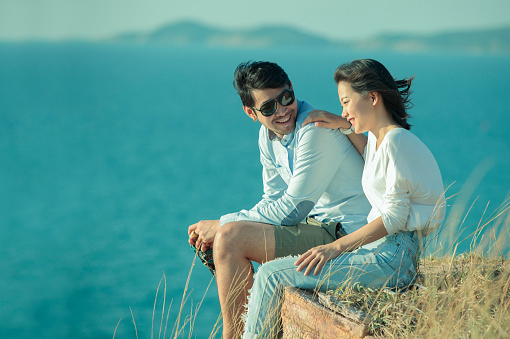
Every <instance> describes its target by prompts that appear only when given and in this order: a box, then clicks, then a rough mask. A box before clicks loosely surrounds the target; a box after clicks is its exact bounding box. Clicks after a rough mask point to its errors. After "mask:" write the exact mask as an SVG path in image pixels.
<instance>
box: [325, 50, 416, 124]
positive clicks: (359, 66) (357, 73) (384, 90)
mask: <svg viewBox="0 0 510 339" xmlns="http://www.w3.org/2000/svg"><path fill="white" fill-rule="evenodd" d="M413 79H414V77H410V78H406V79H402V80H395V79H394V78H393V77H392V76H391V74H390V72H388V70H387V69H386V67H384V66H383V64H381V63H380V62H379V61H376V60H372V59H359V60H354V61H352V62H350V63H347V64H343V65H341V66H339V67H338V68H337V69H336V71H335V81H336V83H337V84H338V83H339V82H340V81H345V82H347V83H349V84H350V85H351V87H352V89H353V90H354V91H355V92H357V93H359V94H361V95H363V96H365V95H367V94H368V93H370V92H378V93H379V94H381V96H382V98H383V102H384V106H385V107H386V109H387V110H388V112H390V113H391V115H392V118H393V120H394V121H395V122H396V123H397V124H399V125H400V126H402V127H403V128H405V129H410V128H411V125H410V124H409V123H408V122H407V119H408V118H410V117H411V116H410V115H409V114H408V113H407V110H408V109H409V108H411V107H412V106H413V104H412V103H411V100H410V98H409V95H410V94H411V91H409V88H410V87H411V82H412V81H413Z"/></svg>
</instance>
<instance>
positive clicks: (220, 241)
mask: <svg viewBox="0 0 510 339" xmlns="http://www.w3.org/2000/svg"><path fill="white" fill-rule="evenodd" d="M242 228H243V222H240V221H234V222H229V223H226V224H225V225H223V226H221V227H220V229H219V230H218V232H217V233H216V237H215V238H214V248H215V251H217V252H224V251H225V252H227V253H228V251H230V250H233V249H234V248H236V247H237V246H236V244H239V243H241V242H242V241H243V236H244V232H243V231H242Z"/></svg>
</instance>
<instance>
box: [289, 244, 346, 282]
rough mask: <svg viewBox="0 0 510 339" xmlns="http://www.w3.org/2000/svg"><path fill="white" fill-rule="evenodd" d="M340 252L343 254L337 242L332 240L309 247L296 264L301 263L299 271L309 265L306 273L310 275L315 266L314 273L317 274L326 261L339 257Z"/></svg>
mask: <svg viewBox="0 0 510 339" xmlns="http://www.w3.org/2000/svg"><path fill="white" fill-rule="evenodd" d="M340 254H342V250H340V249H339V248H338V246H335V242H332V243H330V244H327V245H321V246H317V247H314V248H311V249H309V250H308V251H306V252H305V253H303V254H302V255H301V256H300V257H299V259H298V260H296V262H295V263H294V265H296V266H297V265H299V266H298V268H297V271H298V272H299V271H301V270H303V269H304V268H305V267H307V266H308V267H307V268H306V271H305V275H308V274H309V273H310V272H311V271H312V269H313V268H314V267H315V270H314V272H313V275H317V274H318V273H319V272H320V270H321V269H322V267H323V266H324V264H325V263H327V262H328V261H329V260H331V259H334V258H336V257H338V256H339V255H340Z"/></svg>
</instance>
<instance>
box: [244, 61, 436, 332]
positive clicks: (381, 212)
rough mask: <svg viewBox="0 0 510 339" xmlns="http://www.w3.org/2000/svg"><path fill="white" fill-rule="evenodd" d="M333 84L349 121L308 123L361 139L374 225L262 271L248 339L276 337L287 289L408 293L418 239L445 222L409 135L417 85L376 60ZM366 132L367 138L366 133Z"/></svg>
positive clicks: (425, 163) (420, 152) (341, 72)
mask: <svg viewBox="0 0 510 339" xmlns="http://www.w3.org/2000/svg"><path fill="white" fill-rule="evenodd" d="M334 77H335V81H336V83H337V85H338V96H339V100H340V103H341V105H342V107H343V112H342V117H340V116H337V115H334V114H331V113H328V112H324V111H320V112H318V111H316V112H314V113H312V114H311V115H310V116H309V117H308V118H307V119H306V120H305V122H304V124H308V123H312V122H315V124H316V126H319V127H328V128H333V129H334V128H340V130H341V132H342V133H344V134H349V133H352V132H354V133H356V134H358V136H357V137H356V138H351V141H352V142H353V143H354V146H355V147H356V149H357V150H358V152H360V154H362V155H363V158H364V159H365V166H364V170H363V179H362V185H363V191H364V192H365V195H366V196H367V198H368V200H369V201H370V203H371V205H372V210H371V212H370V214H369V216H368V220H367V221H368V223H367V224H366V225H365V226H363V227H362V228H360V229H358V230H357V231H355V232H353V233H351V234H348V235H346V236H344V237H342V238H339V239H337V240H336V241H335V242H333V243H330V244H328V245H323V246H318V247H315V248H312V249H310V250H308V251H307V252H306V253H304V254H303V255H301V256H300V257H299V258H298V259H297V260H296V259H295V258H284V259H279V260H275V261H272V262H269V263H267V264H264V265H263V266H261V267H260V269H259V272H258V273H257V275H256V278H255V282H254V285H253V289H252V291H251V296H250V301H249V303H248V314H247V317H246V325H245V333H244V337H245V338H252V337H264V338H266V337H272V336H275V334H276V333H277V332H278V328H277V324H278V319H279V317H280V313H279V311H280V309H281V296H282V293H283V289H284V287H286V286H293V287H298V288H303V289H318V290H321V291H326V290H328V289H335V288H336V287H337V286H339V285H341V284H343V285H345V284H359V285H361V286H365V287H371V288H380V287H387V288H394V289H400V288H404V287H406V286H408V285H409V284H411V283H413V282H414V279H415V276H416V261H417V254H418V249H419V239H421V237H423V236H426V235H427V234H429V233H430V232H431V231H432V230H434V229H435V228H437V227H438V226H439V225H440V224H441V223H442V221H443V219H444V209H445V200H444V191H443V183H442V179H441V174H440V171H439V168H438V166H437V163H436V161H435V159H434V156H433V155H432V153H431V152H430V151H429V150H428V148H427V147H426V146H425V145H424V144H423V143H422V142H421V141H420V140H419V139H418V138H417V137H416V136H415V135H414V134H412V133H411V132H409V129H410V125H409V123H408V122H407V118H408V117H409V115H408V113H407V109H408V108H409V107H410V106H411V102H410V100H409V94H410V92H409V88H410V86H411V82H412V80H413V78H409V79H404V80H398V81H396V80H394V78H393V77H392V76H391V74H390V73H389V72H388V70H387V69H386V68H385V67H384V66H383V65H382V64H381V63H379V62H377V61H375V60H370V59H365V60H355V61H353V62H351V63H348V64H345V65H341V66H340V67H338V68H337V70H336V71H335V75H334ZM365 132H368V138H367V137H365V136H364V135H362V134H361V133H365ZM296 266H297V267H296ZM303 271H304V272H303ZM310 273H313V274H310Z"/></svg>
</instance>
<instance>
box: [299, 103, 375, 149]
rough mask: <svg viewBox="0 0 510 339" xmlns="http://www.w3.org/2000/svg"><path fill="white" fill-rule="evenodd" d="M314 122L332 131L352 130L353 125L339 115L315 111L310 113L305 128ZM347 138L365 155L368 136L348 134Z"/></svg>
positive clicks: (304, 123)
mask: <svg viewBox="0 0 510 339" xmlns="http://www.w3.org/2000/svg"><path fill="white" fill-rule="evenodd" d="M312 122H313V123H315V126H317V127H325V128H330V129H338V128H343V129H349V128H351V124H350V123H349V122H348V121H347V119H345V118H342V117H341V116H339V115H336V114H333V113H330V112H326V111H321V110H314V111H312V112H310V114H308V116H307V117H306V119H305V121H304V122H303V126H305V125H308V124H310V123H312ZM347 137H348V138H349V140H350V141H351V143H352V144H353V146H354V147H355V148H356V150H357V151H358V153H359V154H361V155H363V152H364V150H365V146H366V144H367V136H366V135H364V134H356V133H351V134H348V135H347Z"/></svg>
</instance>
